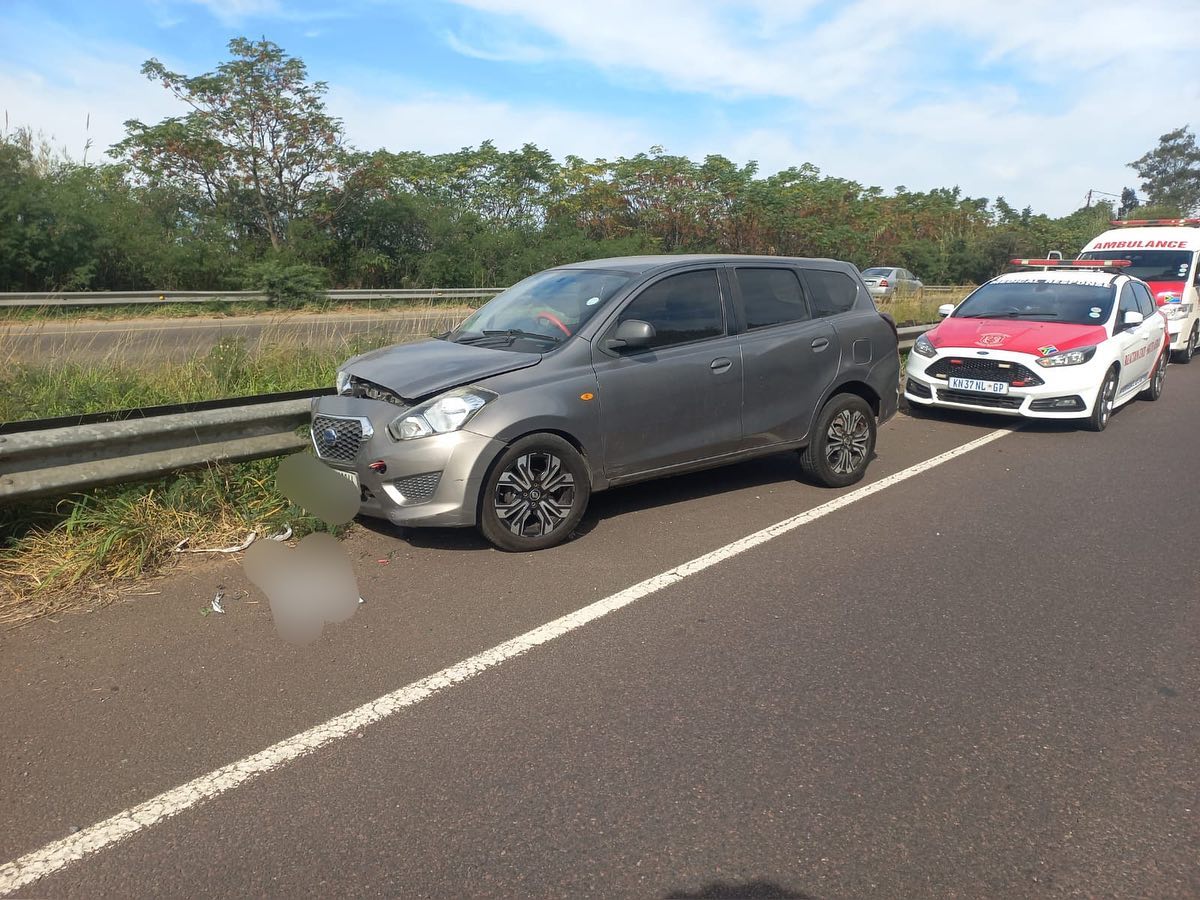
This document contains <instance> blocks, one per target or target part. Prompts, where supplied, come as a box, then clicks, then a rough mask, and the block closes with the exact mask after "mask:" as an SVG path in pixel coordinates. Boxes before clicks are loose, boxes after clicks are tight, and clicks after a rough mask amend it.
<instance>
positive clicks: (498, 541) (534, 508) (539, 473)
mask: <svg viewBox="0 0 1200 900" xmlns="http://www.w3.org/2000/svg"><path fill="white" fill-rule="evenodd" d="M591 493H592V489H591V479H590V477H589V475H588V469H587V465H586V464H585V463H584V461H583V457H582V456H580V455H579V451H578V450H576V449H575V448H574V447H572V446H571V445H570V444H569V443H568V442H567V441H565V440H563V439H562V438H560V437H558V436H557V435H553V434H533V435H529V436H528V437H524V438H521V439H520V440H519V441H517V442H516V443H514V444H513V445H512V446H511V447H509V448H508V449H507V450H505V451H504V453H502V454H501V455H500V458H499V459H498V460H497V461H496V464H495V465H494V466H493V467H492V471H491V474H490V475H489V476H488V479H487V482H486V483H485V484H484V488H483V496H482V497H481V502H480V510H479V530H480V531H481V532H482V533H483V536H484V537H485V538H487V539H488V541H490V542H491V543H492V544H493V545H495V546H496V547H499V548H500V549H501V550H509V551H512V552H517V553H521V552H526V551H529V550H544V549H546V548H547V547H553V546H554V545H555V544H560V543H562V542H563V541H565V540H566V539H567V538H568V537H570V535H571V532H572V531H574V530H575V526H577V525H578V524H579V520H580V519H582V518H583V513H584V510H586V509H587V504H588V499H589V498H590V497H591Z"/></svg>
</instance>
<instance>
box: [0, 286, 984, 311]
mask: <svg viewBox="0 0 1200 900" xmlns="http://www.w3.org/2000/svg"><path fill="white" fill-rule="evenodd" d="M966 287H968V286H963V287H955V286H952V285H936V284H927V285H925V286H924V287H923V288H922V290H923V291H927V292H929V293H932V294H944V293H951V292H953V291H962V290H965V289H966ZM502 290H505V289H504V288H395V289H388V288H361V289H359V288H353V289H347V290H338V291H326V292H325V297H326V299H328V300H330V301H336V302H340V303H353V302H357V301H367V300H409V301H417V300H490V299H491V298H492V297H495V296H496V295H497V294H499V293H500V292H501V291H502ZM266 299H267V295H266V293H265V292H263V291H60V292H52V293H41V294H39V293H29V294H22V293H8V294H5V293H0V308H3V307H34V308H37V307H57V306H135V305H144V304H163V303H212V302H220V303H244V302H249V301H265V300H266Z"/></svg>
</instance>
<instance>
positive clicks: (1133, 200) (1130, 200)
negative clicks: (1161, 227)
mask: <svg viewBox="0 0 1200 900" xmlns="http://www.w3.org/2000/svg"><path fill="white" fill-rule="evenodd" d="M1141 205H1142V201H1141V200H1139V199H1138V195H1137V193H1136V192H1135V191H1134V190H1133V188H1130V187H1127V188H1123V189H1122V190H1121V208H1120V209H1118V210H1117V218H1118V219H1124V218H1125V217H1126V216H1128V215H1129V214H1130V213H1131V212H1133V211H1134V210H1135V209H1137V208H1138V207H1139V206H1141Z"/></svg>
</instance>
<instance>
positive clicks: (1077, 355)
mask: <svg viewBox="0 0 1200 900" xmlns="http://www.w3.org/2000/svg"><path fill="white" fill-rule="evenodd" d="M1095 355H1096V348H1095V346H1091V347H1079V348H1078V349H1076V350H1064V351H1063V352H1062V353H1052V354H1050V355H1049V356H1043V357H1042V358H1041V359H1038V360H1036V362H1037V364H1038V365H1039V366H1041V367H1042V368H1044V369H1052V368H1054V367H1055V366H1080V365H1083V364H1084V363H1085V362H1087V361H1088V360H1089V359H1091V358H1092V357H1093V356H1095Z"/></svg>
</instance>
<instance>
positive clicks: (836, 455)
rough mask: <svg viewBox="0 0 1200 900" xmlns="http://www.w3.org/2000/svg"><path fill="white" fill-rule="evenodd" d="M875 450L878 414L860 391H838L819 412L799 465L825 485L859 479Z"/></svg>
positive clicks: (813, 478) (849, 483) (847, 483)
mask: <svg viewBox="0 0 1200 900" xmlns="http://www.w3.org/2000/svg"><path fill="white" fill-rule="evenodd" d="M874 452H875V414H874V412H873V411H872V409H871V407H870V406H868V405H867V401H866V400H864V399H863V398H862V397H859V396H858V395H857V394H837V395H836V396H834V397H832V398H830V400H829V402H827V403H826V404H825V405H824V406H823V407H822V408H821V411H820V413H818V414H817V420H816V422H815V423H814V427H813V439H812V443H810V444H809V445H808V446H807V447H805V448H804V449H803V450H802V451H801V452H800V467H801V469H803V470H804V473H805V474H806V475H807V476H808V477H809V478H811V479H812V480H813V481H815V482H817V483H818V484H820V485H823V486H825V487H846V486H848V485H851V484H854V483H855V482H857V481H860V480H861V479H862V477H863V475H865V474H866V471H867V465H868V464H869V463H870V461H871V457H872V455H873V454H874Z"/></svg>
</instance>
